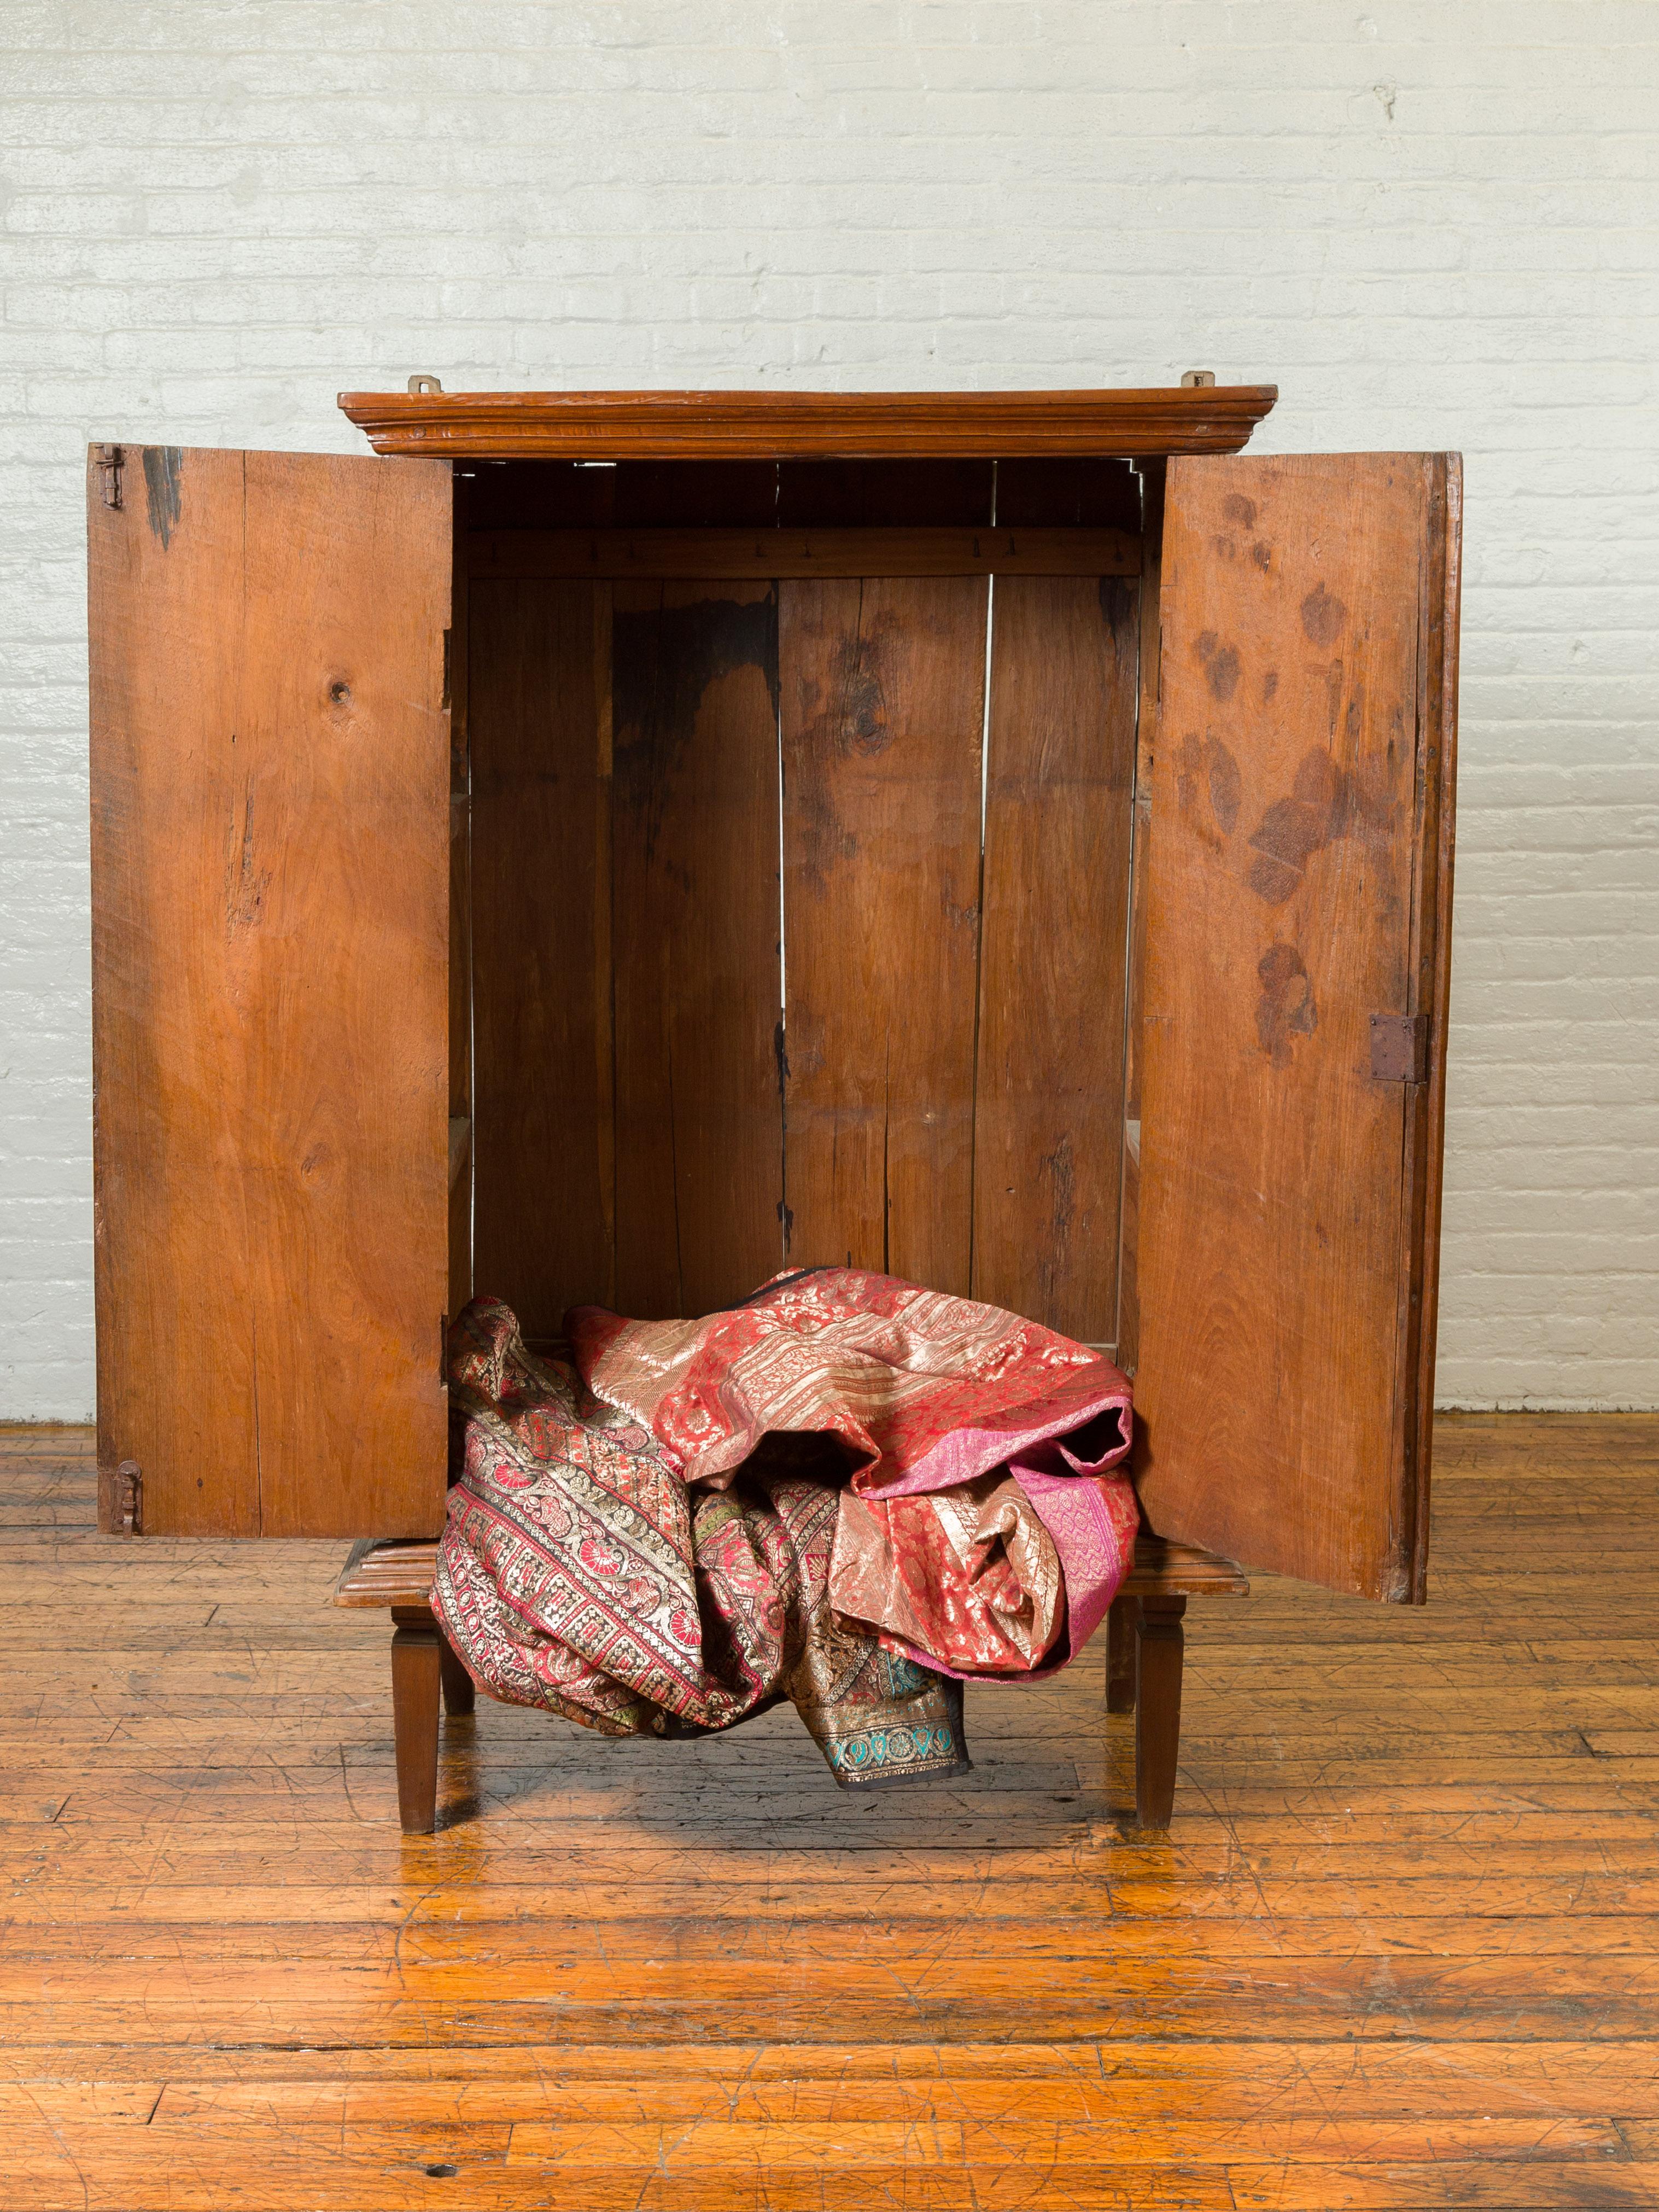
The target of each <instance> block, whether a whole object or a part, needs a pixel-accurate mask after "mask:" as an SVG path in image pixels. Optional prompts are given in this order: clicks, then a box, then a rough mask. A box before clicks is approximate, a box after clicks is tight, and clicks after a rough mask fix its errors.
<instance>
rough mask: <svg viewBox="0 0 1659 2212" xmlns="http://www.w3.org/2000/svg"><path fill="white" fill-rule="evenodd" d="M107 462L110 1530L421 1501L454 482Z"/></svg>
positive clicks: (98, 541)
mask: <svg viewBox="0 0 1659 2212" xmlns="http://www.w3.org/2000/svg"><path fill="white" fill-rule="evenodd" d="M103 453H104V455H105V456H106V458H105V459H101V460H100V459H99V458H98V454H97V453H96V450H95V451H94V461H93V465H92V467H91V469H90V471H89V478H88V536H89V541H90V544H89V572H90V582H89V589H90V627H91V641H92V841H93V854H92V858H93V981H94V998H93V1006H94V1035H93V1051H94V1096H95V1105H94V1164H95V1181H96V1224H97V1231H96V1233H97V1306H98V1453H99V1476H100V1480H99V1503H100V1526H102V1527H106V1528H109V1527H114V1526H118V1525H120V1521H119V1515H120V1512H121V1508H122V1504H123V1503H124V1495H125V1490H126V1485H125V1483H124V1482H122V1483H118V1479H117V1478H118V1470H119V1469H120V1468H122V1466H123V1464H124V1463H126V1462H133V1463H136V1465H137V1468H138V1470H139V1480H140V1484H141V1490H140V1505H139V1526H140V1527H141V1528H142V1529H143V1531H144V1532H146V1533H154V1534H164V1535H203V1534H215V1535H229V1536H257V1535H267V1536H356V1535H381V1536H389V1535H429V1534H433V1533H434V1532H435V1531H436V1530H437V1529H438V1528H440V1527H441V1523H442V1519H443V1508H444V1488H445V1431H446V1425H447V1424H446V1397H445V1392H444V1389H443V1384H442V1375H441V1358H442V1340H441V1327H442V1316H443V1310H444V1306H445V1304H446V1269H447V1206H448V1174H447V1153H448V1113H447V1104H448V1102H447V1079H448V1069H447V1060H448V1047H447V1021H448V1012H447V996H448V958H449V947H448V934H449V883H448V869H449V836H448V812H449V781H450V775H449V750H448V715H447V699H446V696H445V690H446V683H445V632H446V630H447V628H448V624H449V588H450V563H451V552H450V546H451V539H450V497H451V483H450V471H449V469H448V467H447V465H445V464H442V463H439V462H430V461H385V460H372V459H330V458H324V457H322V456H320V455H315V454H302V453H212V452H180V451H179V450H177V449H176V448H173V447H134V446H128V447H125V448H120V449H112V448H107V447H106V448H104V449H103Z"/></svg>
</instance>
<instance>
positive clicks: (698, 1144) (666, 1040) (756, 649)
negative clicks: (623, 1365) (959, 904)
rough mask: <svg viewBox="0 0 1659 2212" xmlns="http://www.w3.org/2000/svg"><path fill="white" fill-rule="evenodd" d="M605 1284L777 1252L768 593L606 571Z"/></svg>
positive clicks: (690, 1282)
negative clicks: (633, 578) (610, 611)
mask: <svg viewBox="0 0 1659 2212" xmlns="http://www.w3.org/2000/svg"><path fill="white" fill-rule="evenodd" d="M614 609H615V611H614V615H613V618H612V635H613V666H614V690H613V714H614V721H615V731H616V756H615V758H616V782H615V811H614V823H615V827H614V852H615V860H614V866H615V893H614V903H615V934H614V957H615V973H616V1024H617V1030H616V1035H617V1091H616V1100H617V1106H616V1113H617V1121H616V1127H617V1139H616V1141H617V1293H616V1295H617V1305H618V1307H619V1310H621V1311H623V1313H627V1314H630V1315H634V1316H641V1317H647V1318H649V1317H665V1316H676V1315H682V1314H700V1313H706V1312H708V1311H709V1310H712V1309H713V1308H714V1307H717V1306H723V1305H729V1304H732V1302H733V1301H735V1300H736V1299H738V1298H741V1297H746V1296H747V1295H748V1293H749V1292H750V1291H752V1290H754V1289H756V1288H757V1286H758V1285H760V1284H761V1283H763V1282H764V1281H765V1279H767V1277H768V1276H769V1275H771V1274H774V1273H776V1272H777V1270H778V1268H779V1267H781V1264H782V1255H783V1228H782V1220H781V1203H782V1198H783V1158H782V1152H783V1130H782V1112H781V1104H780V1100H779V1079H778V1043H777V1038H778V1024H779V1020H780V1016H781V978H780V957H779V940H778V797H777V793H778V738H777V683H778V676H777V665H778V664H777V655H778V603H777V597H776V594H775V592H774V591H773V590H772V589H771V588H770V587H769V586H766V585H764V584H755V583H748V582H732V583H727V584H708V585H702V586H699V585H694V584H618V585H617V586H615V587H614Z"/></svg>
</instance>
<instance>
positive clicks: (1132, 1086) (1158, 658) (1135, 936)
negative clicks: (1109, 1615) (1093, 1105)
mask: <svg viewBox="0 0 1659 2212" xmlns="http://www.w3.org/2000/svg"><path fill="white" fill-rule="evenodd" d="M1166 475H1167V468H1166V465H1165V464H1164V462H1163V461H1145V462H1142V463H1141V464H1140V465H1139V480H1140V501H1141V540H1140V654H1139V690H1140V696H1139V703H1138V706H1137V709H1136V714H1135V770H1134V805H1133V814H1132V817H1131V829H1130V837H1129V941H1128V948H1127V951H1128V957H1127V961H1126V963H1125V972H1124V1006H1123V1187H1122V1193H1121V1200H1120V1211H1119V1217H1118V1218H1119V1227H1118V1273H1117V1331H1116V1335H1117V1364H1118V1365H1119V1366H1120V1367H1121V1369H1122V1370H1123V1371H1124V1373H1125V1374H1126V1375H1127V1376H1129V1377H1130V1379H1131V1380H1132V1381H1133V1377H1134V1373H1135V1369H1136V1367H1137V1365H1138V1364H1139V1358H1140V1272H1139V1270H1140V1079H1141V1069H1142V1066H1143V1065H1144V1063H1145V1059H1146V1053H1145V1047H1144V1042H1143V1037H1142V1024H1141V1017H1142V1012H1143V1009H1144V1006H1145V1001H1146V878H1147V876H1148V874H1149V873H1150V871H1151V866H1152V763H1153V760H1154V759H1155V757H1156V756H1157V751H1158V703H1159V698H1158V691H1159V684H1160V682H1161V678H1162V671H1163V657H1162V650H1161V633H1162V619H1161V614H1160V598H1161V592H1162V585H1163V569H1164V479H1165V477H1166Z"/></svg>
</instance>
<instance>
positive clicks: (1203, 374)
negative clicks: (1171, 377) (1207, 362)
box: [1181, 368, 1215, 392]
mask: <svg viewBox="0 0 1659 2212" xmlns="http://www.w3.org/2000/svg"><path fill="white" fill-rule="evenodd" d="M1214 382H1215V371H1214V370H1213V369H1212V368H1187V369H1183V370H1182V373H1181V388H1182V391H1183V392H1196V391H1198V390H1199V389H1200V386H1204V385H1206V384H1213V383H1214Z"/></svg>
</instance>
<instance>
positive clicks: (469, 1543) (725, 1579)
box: [432, 1299, 969, 1789]
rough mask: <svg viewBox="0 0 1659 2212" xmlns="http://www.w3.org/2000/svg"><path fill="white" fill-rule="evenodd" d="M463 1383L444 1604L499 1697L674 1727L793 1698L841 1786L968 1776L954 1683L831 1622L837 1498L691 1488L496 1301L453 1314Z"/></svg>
mask: <svg viewBox="0 0 1659 2212" xmlns="http://www.w3.org/2000/svg"><path fill="white" fill-rule="evenodd" d="M449 1383H450V1399H451V1407H452V1418H453V1421H454V1424H455V1428H456V1432H457V1442H458V1447H459V1473H458V1475H457V1479H456V1480H454V1482H453V1486H452V1487H451V1490H450V1493H449V1516H448V1520H447V1525H446V1527H445V1530H444V1534H443V1540H442V1541H441V1544H440V1546H439V1549H438V1565H437V1572H436V1577H435V1581H434V1584H433V1593H432V1604H433V1610H434V1611H435V1613H436V1614H437V1616H438V1618H439V1620H440V1621H441V1624H442V1626H443V1629H444V1632H445V1634H446V1635H447V1637H448V1638H449V1640H450V1642H451V1644H453V1646H454V1648H455V1650H457V1651H458V1652H459V1655H460V1656H461V1658H462V1659H463V1661H464V1662H465V1664H466V1666H467V1668H468V1669H469V1671H470V1672H471V1674H472V1675H473V1676H474V1678H475V1680H477V1681H478V1682H479V1683H480V1684H481V1685H482V1686H483V1687H484V1688H485V1689H487V1690H489V1691H490V1692H493V1694H494V1695H495V1696H496V1697H498V1698H501V1699H505V1700H507V1702H508V1703H509V1704H513V1705H540V1706H543V1707H544V1708H546V1710H548V1711H551V1712H556V1713H561V1714H563V1715H564V1716H565V1717H567V1718H568V1719H571V1720H575V1721H580V1722H581V1723H584V1724H585V1725H586V1726H588V1727H590V1728H594V1729H599V1730H601V1731H603V1732H604V1733H605V1734H606V1735H657V1736H664V1737H672V1736H687V1735H703V1734H706V1733H708V1732H711V1731H713V1730H715V1729H727V1728H731V1727H732V1726H733V1725H734V1724H735V1723H738V1722H739V1721H742V1720H744V1719H746V1718H748V1717H750V1715H751V1714H754V1713H757V1712H761V1711H765V1710H766V1708H767V1707H769V1706H770V1705H775V1704H776V1703H778V1702H779V1700H780V1699H784V1698H787V1699H790V1700H791V1702H792V1703H793V1705H794V1706H795V1708H796V1710H797V1711H799V1714H800V1716H801V1718H802V1719H803V1720H804V1721H805V1724H806V1726H807V1728H808V1729H809V1730H810V1731H811V1735H813V1737H814V1738H815V1740H816V1741H817V1744H818V1746H819V1747H820V1749H821V1750H822V1751H823V1754H824V1757H825V1759H827V1760H828V1761H829V1766H830V1770H831V1771H832V1772H833V1773H834V1775H835V1776H836V1779H837V1781H839V1782H841V1783H842V1784H843V1785H845V1786H848V1787H854V1788H860V1789H867V1788H869V1787H871V1786H872V1785H875V1784H883V1783H890V1782H900V1781H908V1780H912V1779H920V1778H938V1777H939V1776H943V1775H951V1774H960V1773H964V1772H966V1771H968V1765H969V1763H968V1759H967V1756H966V1753H965V1750H964V1747H963V1734H962V1692H961V1690H960V1688H959V1686H957V1683H956V1682H955V1681H952V1680H944V1679H942V1678H941V1676H940V1675H939V1674H938V1673H936V1672H934V1671H933V1670H932V1669H930V1668H927V1667H926V1666H924V1665H922V1664H919V1663H918V1662H916V1660H915V1659H914V1658H913V1657H912V1656H909V1655H908V1654H906V1653H903V1652H900V1651H897V1650H892V1649H889V1648H887V1647H886V1646H885V1645H884V1644H883V1643H882V1642H881V1641H880V1640H879V1639H878V1637H877V1635H876V1634H875V1633H874V1632H873V1631H872V1629H870V1628H868V1627H863V1626H857V1625H845V1624H842V1623H841V1622H838V1621H837V1620H836V1618H835V1616H834V1615H833V1613H832V1612H831V1609H830V1606H829V1588H828V1585H829V1557H830V1551H831V1547H832V1545H833V1543H834V1539H835V1530H836V1510H837V1498H836V1492H835V1491H834V1490H833V1489H831V1488H829V1487H827V1486H825V1485H823V1483H820V1482H814V1481H811V1480H806V1479H804V1478H803V1477H802V1476H801V1475H800V1474H796V1473H793V1472H791V1471H789V1470H788V1469H787V1468H781V1469H776V1470H769V1469H767V1468H763V1467H758V1466H757V1468H746V1469H744V1472H743V1474H741V1475H740V1476H738V1478H737V1479H736V1480H732V1479H731V1478H730V1477H728V1479H727V1482H726V1486H725V1487H723V1488H721V1489H719V1490H703V1491H701V1492H691V1491H690V1490H689V1489H688V1487H687V1486H686V1484H685V1483H684V1480H682V1478H681V1475H680V1474H679V1471H678V1468H675V1467H674V1466H673V1465H672V1464H671V1462H670V1460H669V1458H668V1455H666V1454H665V1452H664V1451H663V1450H662V1449H661V1447H660V1446H659V1443H657V1441H656V1440H655V1439H654V1438H653V1436H652V1435H651V1434H650V1432H649V1431H648V1430H647V1428H646V1426H645V1425H643V1424H642V1423H641V1422H640V1421H639V1420H638V1419H635V1417H634V1416H633V1415H632V1414H631V1413H629V1411H627V1410H626V1409H623V1408H619V1407H616V1406H614V1405H611V1404H607V1403H605V1401H603V1400H602V1399H600V1398H598V1397H595V1396H594V1395H592V1392H590V1391H589V1390H588V1389H586V1388H585V1387H584V1385H583V1383H582V1382H581V1379H580V1376H578V1375H577V1373H576V1372H575V1371H574V1369H573V1368H571V1367H570V1366H569V1365H568V1364H566V1363H565V1362H563V1361H562V1360H559V1359H547V1360H543V1359H538V1358H534V1357H533V1356H532V1354H531V1353H529V1352H527V1351H526V1348H525V1346H524V1343H523V1341H522V1340H521V1338H520V1334H519V1329H518V1324H517V1322H515V1321H514V1319H513V1315H512V1314H511V1313H510V1312H509V1310H507V1307H506V1306H504V1305H503V1304H501V1303H500V1301H499V1300H495V1299H475V1300H474V1301H473V1303H472V1304H471V1305H470V1306H468V1307H467V1308H466V1310H465V1312H463V1313H462V1314H461V1315H460V1316H459V1318H458V1320H457V1321H456V1322H455V1324H454V1325H453V1328H452V1330H451V1332H450V1341H449Z"/></svg>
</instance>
